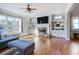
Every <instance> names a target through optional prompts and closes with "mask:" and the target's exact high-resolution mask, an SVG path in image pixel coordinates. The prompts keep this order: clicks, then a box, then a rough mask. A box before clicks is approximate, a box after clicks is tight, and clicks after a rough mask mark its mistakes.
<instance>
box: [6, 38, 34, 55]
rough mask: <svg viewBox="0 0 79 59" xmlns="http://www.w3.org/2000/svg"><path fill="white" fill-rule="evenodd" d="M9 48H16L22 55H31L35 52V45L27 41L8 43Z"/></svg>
mask: <svg viewBox="0 0 79 59" xmlns="http://www.w3.org/2000/svg"><path fill="white" fill-rule="evenodd" d="M7 45H8V47H10V48H12V47H16V48H17V50H18V51H20V53H21V54H23V55H25V54H31V53H32V52H33V51H34V43H33V42H29V41H26V40H21V39H20V40H15V41H11V42H8V44H7Z"/></svg>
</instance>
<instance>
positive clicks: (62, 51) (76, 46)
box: [34, 37, 79, 55]
mask: <svg viewBox="0 0 79 59" xmlns="http://www.w3.org/2000/svg"><path fill="white" fill-rule="evenodd" d="M34 42H35V50H34V54H35V55H75V54H79V43H78V42H73V41H72V42H70V41H67V40H64V39H59V38H51V39H48V38H46V37H43V38H38V37H37V38H35V39H34Z"/></svg>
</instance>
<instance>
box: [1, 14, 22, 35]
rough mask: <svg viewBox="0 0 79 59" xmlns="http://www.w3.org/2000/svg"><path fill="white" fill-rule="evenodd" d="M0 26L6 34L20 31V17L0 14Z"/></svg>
mask: <svg viewBox="0 0 79 59" xmlns="http://www.w3.org/2000/svg"><path fill="white" fill-rule="evenodd" d="M0 28H2V29H3V30H4V31H3V32H5V33H6V34H17V33H21V18H18V17H13V16H7V15H1V14H0Z"/></svg>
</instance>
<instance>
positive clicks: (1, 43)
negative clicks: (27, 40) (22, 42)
mask: <svg viewBox="0 0 79 59" xmlns="http://www.w3.org/2000/svg"><path fill="white" fill-rule="evenodd" d="M18 38H19V37H17V36H7V37H5V38H1V39H0V49H2V48H6V47H7V43H8V42H10V41H13V40H17V39H18Z"/></svg>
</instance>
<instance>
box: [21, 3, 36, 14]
mask: <svg viewBox="0 0 79 59" xmlns="http://www.w3.org/2000/svg"><path fill="white" fill-rule="evenodd" d="M21 9H25V12H29V13H30V12H32V10H37V9H36V8H31V6H30V4H28V5H27V7H26V8H21Z"/></svg>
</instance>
